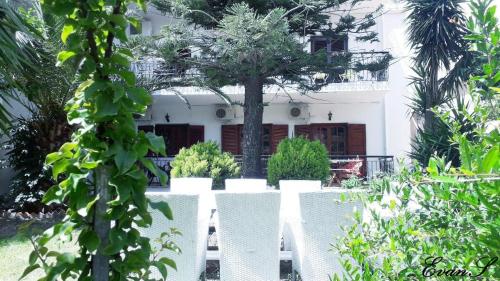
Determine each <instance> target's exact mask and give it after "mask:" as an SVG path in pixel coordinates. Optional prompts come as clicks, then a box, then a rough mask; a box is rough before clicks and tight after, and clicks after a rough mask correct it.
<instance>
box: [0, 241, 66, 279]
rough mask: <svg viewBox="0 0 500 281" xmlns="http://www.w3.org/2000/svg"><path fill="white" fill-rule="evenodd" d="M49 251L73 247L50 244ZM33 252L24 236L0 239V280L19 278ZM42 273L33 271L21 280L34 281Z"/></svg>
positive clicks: (56, 243) (57, 243) (59, 243)
mask: <svg viewBox="0 0 500 281" xmlns="http://www.w3.org/2000/svg"><path fill="white" fill-rule="evenodd" d="M48 248H49V249H54V250H60V251H71V250H74V249H75V247H74V246H73V245H68V244H63V243H61V242H50V243H49V245H48ZM32 250H33V247H32V245H31V242H30V241H29V239H28V238H27V237H26V236H25V235H21V234H18V235H16V236H14V237H10V238H4V239H0V280H1V281H16V280H19V277H21V275H22V273H23V271H24V269H25V268H26V266H27V265H28V257H29V255H30V253H31V251H32ZM42 273H43V272H42V271H41V270H38V271H34V272H32V273H31V274H30V275H28V276H27V277H26V278H24V279H22V280H26V281H35V280H38V279H39V278H40V277H41V276H42Z"/></svg>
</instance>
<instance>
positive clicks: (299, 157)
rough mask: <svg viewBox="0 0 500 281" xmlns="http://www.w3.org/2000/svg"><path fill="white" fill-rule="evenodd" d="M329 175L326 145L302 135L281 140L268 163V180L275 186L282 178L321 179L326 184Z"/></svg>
mask: <svg viewBox="0 0 500 281" xmlns="http://www.w3.org/2000/svg"><path fill="white" fill-rule="evenodd" d="M329 177H330V160H329V158H328V152H327V150H326V147H325V146H324V145H323V144H321V143H320V142H319V141H309V140H306V139H304V138H302V137H299V138H293V139H284V140H283V141H281V142H280V144H279V145H278V149H277V151H276V153H275V154H273V155H272V156H271V158H270V159H269V162H268V165H267V180H268V182H269V184H270V185H274V186H278V183H279V181H280V180H320V181H321V182H322V183H323V184H325V183H326V182H327V181H328V179H329Z"/></svg>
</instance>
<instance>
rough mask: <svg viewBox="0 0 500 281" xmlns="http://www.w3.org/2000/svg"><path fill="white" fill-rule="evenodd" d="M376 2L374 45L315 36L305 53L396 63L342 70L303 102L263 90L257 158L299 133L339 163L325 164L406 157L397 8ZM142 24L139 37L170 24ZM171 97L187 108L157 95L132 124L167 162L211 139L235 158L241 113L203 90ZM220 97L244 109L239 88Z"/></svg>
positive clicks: (158, 18)
mask: <svg viewBox="0 0 500 281" xmlns="http://www.w3.org/2000/svg"><path fill="white" fill-rule="evenodd" d="M380 2H384V6H385V13H384V14H383V15H382V16H381V17H378V18H377V19H376V22H377V24H376V27H375V29H376V31H377V32H378V33H379V37H378V38H379V42H375V43H371V44H368V43H362V44H361V43H359V42H356V41H355V40H354V39H353V38H349V37H348V38H347V40H346V41H345V42H342V43H341V44H330V43H327V41H325V40H326V39H324V38H321V36H314V37H311V38H307V39H308V40H309V39H310V40H309V41H310V45H309V47H310V48H311V50H315V49H319V48H324V47H326V48H327V50H328V51H332V52H335V51H345V50H346V48H347V49H348V50H349V51H350V52H353V53H354V57H355V58H360V59H363V60H365V61H366V60H372V61H376V60H377V59H378V58H380V57H381V56H383V55H384V52H390V54H391V55H392V56H393V57H394V58H395V60H393V61H392V63H391V65H390V66H389V67H388V69H386V70H380V71H376V72H370V71H367V70H364V71H360V72H355V71H353V70H347V71H345V72H343V73H341V74H336V75H328V77H327V80H328V82H329V83H328V85H326V86H325V87H323V88H322V89H321V90H320V91H319V92H311V93H309V94H308V95H307V96H305V95H300V94H299V93H297V92H294V91H293V90H292V91H288V92H287V93H285V92H284V91H283V90H281V89H280V88H278V87H268V88H266V89H265V95H264V102H265V103H267V104H268V105H267V106H265V108H264V119H263V123H264V124H265V125H264V138H263V148H264V151H263V153H264V154H271V153H272V152H274V150H275V148H276V146H277V144H278V142H279V141H280V140H281V139H282V138H285V137H293V136H297V135H300V134H306V135H308V136H309V137H310V138H312V139H319V140H320V141H321V142H322V143H324V144H325V145H326V146H327V149H328V150H329V152H330V153H331V155H337V156H338V157H336V156H332V158H344V157H341V155H344V156H345V157H347V156H346V155H351V156H349V157H358V156H359V157H363V156H387V157H368V161H370V162H374V163H375V162H378V161H382V160H387V159H391V157H394V158H402V157H405V156H406V153H407V152H408V151H410V131H411V130H410V121H409V116H408V114H407V112H408V108H407V105H406V104H407V103H408V101H407V99H406V97H407V96H409V91H408V79H407V77H408V76H410V73H409V68H408V63H407V61H408V55H407V49H408V48H407V46H406V41H405V39H406V37H405V26H406V25H405V23H404V17H405V16H404V13H403V9H402V5H401V4H398V3H397V2H399V1H372V3H371V4H370V5H372V7H376V6H377V5H378V4H380ZM142 22H143V27H142V34H143V35H151V34H157V33H158V32H160V29H161V26H162V25H164V24H169V23H171V22H172V20H171V19H170V18H168V17H165V16H162V15H161V14H160V13H159V12H157V11H155V10H154V9H150V11H149V12H148V13H147V14H146V15H145V16H144V17H143V21H142ZM135 32H137V31H135ZM153 68H154V66H153ZM139 69H147V70H142V71H141V70H139ZM136 70H137V72H138V73H139V74H141V75H150V74H151V73H152V72H151V66H147V65H144V64H143V65H141V64H140V63H138V64H137V65H136ZM175 90H177V91H178V92H180V93H182V94H183V95H184V96H185V97H186V98H187V99H188V101H189V103H190V104H191V109H189V108H188V105H187V104H186V103H185V101H183V100H182V99H181V98H179V97H178V96H177V95H175V94H174V93H173V92H172V91H170V90H160V91H156V92H154V93H153V98H154V102H153V105H152V107H151V109H150V110H149V111H148V113H147V114H146V116H145V118H142V119H140V120H138V121H137V123H138V125H139V126H140V127H139V128H140V129H144V130H147V131H155V132H156V134H158V135H163V136H165V138H166V141H167V142H168V147H167V148H168V154H169V155H175V154H176V153H177V152H178V150H179V149H180V148H181V147H186V146H189V145H190V144H192V143H195V142H197V141H200V140H202V141H207V140H213V141H215V142H217V143H219V144H220V145H221V148H222V149H223V150H225V151H229V152H232V153H234V154H241V145H240V141H239V140H240V138H241V127H242V126H241V125H242V124H243V109H242V107H241V106H239V105H232V106H228V105H225V104H224V101H223V100H222V99H221V98H219V97H218V96H217V95H215V94H214V93H212V92H210V91H207V90H204V89H199V88H193V87H177V88H175ZM223 92H224V93H225V94H226V95H228V96H229V97H230V98H231V100H232V101H233V102H240V103H241V102H243V96H244V92H243V87H238V86H231V87H225V88H223ZM290 97H291V98H290ZM372 164H373V163H372ZM373 165H375V166H376V165H378V164H377V163H375V164H373ZM373 172H377V171H373Z"/></svg>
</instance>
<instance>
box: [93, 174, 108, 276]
mask: <svg viewBox="0 0 500 281" xmlns="http://www.w3.org/2000/svg"><path fill="white" fill-rule="evenodd" d="M108 182H109V170H108V169H107V167H100V168H98V169H96V172H95V186H96V194H98V195H99V200H97V202H96V203H95V206H94V208H95V211H94V230H95V232H96V234H97V237H99V240H100V241H101V243H100V245H99V249H98V250H97V251H96V253H95V255H94V256H92V280H95V281H108V280H109V256H106V255H104V254H103V253H102V250H103V249H104V248H105V247H106V246H107V245H108V239H109V229H110V227H111V223H110V221H109V220H107V219H106V218H105V217H104V214H105V213H106V209H107V205H106V203H107V202H108V201H109V199H110V195H109V190H108V188H109V186H108Z"/></svg>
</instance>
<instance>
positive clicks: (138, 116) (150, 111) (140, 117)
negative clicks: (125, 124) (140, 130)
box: [134, 106, 153, 121]
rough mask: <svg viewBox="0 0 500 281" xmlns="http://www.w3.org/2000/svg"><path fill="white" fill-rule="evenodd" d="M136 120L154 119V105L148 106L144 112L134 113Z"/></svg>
mask: <svg viewBox="0 0 500 281" xmlns="http://www.w3.org/2000/svg"><path fill="white" fill-rule="evenodd" d="M134 119H135V121H151V119H153V107H152V106H148V108H146V112H144V113H143V114H134Z"/></svg>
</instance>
